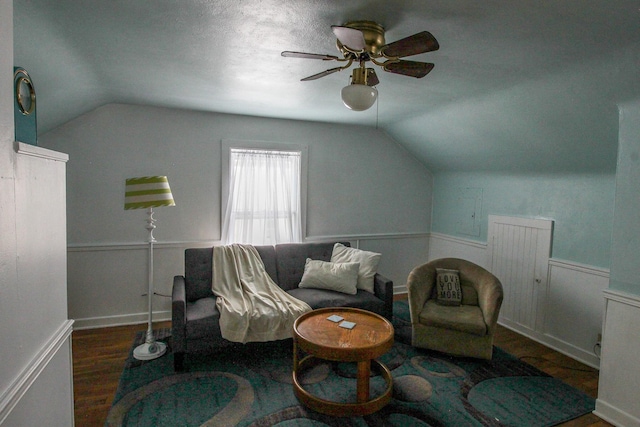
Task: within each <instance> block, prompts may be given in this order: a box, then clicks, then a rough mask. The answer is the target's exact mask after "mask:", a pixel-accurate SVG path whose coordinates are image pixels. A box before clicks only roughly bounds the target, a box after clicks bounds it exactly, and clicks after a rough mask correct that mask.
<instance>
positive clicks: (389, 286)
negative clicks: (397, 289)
mask: <svg viewBox="0 0 640 427" xmlns="http://www.w3.org/2000/svg"><path fill="white" fill-rule="evenodd" d="M373 293H374V295H375V296H377V297H378V298H380V299H381V300H382V301H384V313H385V314H384V317H386V318H387V319H388V320H389V321H391V320H392V319H393V282H392V281H391V280H389V279H387V278H386V277H384V276H383V275H382V274H379V273H376V275H375V276H373Z"/></svg>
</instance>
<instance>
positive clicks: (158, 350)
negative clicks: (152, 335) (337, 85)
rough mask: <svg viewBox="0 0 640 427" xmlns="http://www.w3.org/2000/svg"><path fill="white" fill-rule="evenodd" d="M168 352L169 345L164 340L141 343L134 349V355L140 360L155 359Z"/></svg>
mask: <svg viewBox="0 0 640 427" xmlns="http://www.w3.org/2000/svg"><path fill="white" fill-rule="evenodd" d="M166 352H167V345H166V344H165V343H163V342H158V341H154V342H152V343H147V342H146V343H144V344H140V345H139V346H137V347H136V348H135V349H134V350H133V357H135V358H136V359H138V360H153V359H157V358H158V357H160V356H162V355H163V354H165V353H166Z"/></svg>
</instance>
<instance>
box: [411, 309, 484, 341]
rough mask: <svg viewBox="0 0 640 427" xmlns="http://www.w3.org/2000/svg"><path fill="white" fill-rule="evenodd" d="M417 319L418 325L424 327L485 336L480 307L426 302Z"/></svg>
mask: <svg viewBox="0 0 640 427" xmlns="http://www.w3.org/2000/svg"><path fill="white" fill-rule="evenodd" d="M419 318H420V323H421V324H423V325H426V326H433V327H436V328H443V329H453V330H456V331H460V332H465V333H469V334H474V335H478V336H484V335H486V334H487V325H485V323H484V318H483V317H482V311H481V310H480V307H478V306H474V305H460V306H458V307H451V306H443V305H441V304H438V303H437V302H436V301H434V300H428V301H427V302H426V304H425V305H424V308H423V309H422V311H421V312H420V316H419Z"/></svg>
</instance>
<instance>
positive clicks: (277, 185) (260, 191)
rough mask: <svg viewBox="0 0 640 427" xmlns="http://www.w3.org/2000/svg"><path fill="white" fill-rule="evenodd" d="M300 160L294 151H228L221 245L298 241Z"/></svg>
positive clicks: (300, 231) (299, 230)
mask: <svg viewBox="0 0 640 427" xmlns="http://www.w3.org/2000/svg"><path fill="white" fill-rule="evenodd" d="M300 157H301V154H300V152H295V151H275V150H254V149H235V148H232V149H231V150H230V158H229V199H228V201H227V207H226V211H225V216H224V221H223V228H222V240H223V242H224V244H231V243H246V244H252V245H275V244H277V243H293V242H300V241H301V240H302V225H301V218H300V216H301V208H300V204H301V203H300Z"/></svg>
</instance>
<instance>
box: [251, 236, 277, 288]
mask: <svg viewBox="0 0 640 427" xmlns="http://www.w3.org/2000/svg"><path fill="white" fill-rule="evenodd" d="M255 248H256V251H258V255H260V258H261V259H262V263H263V264H264V269H265V270H266V271H267V274H268V275H269V277H271V280H273V281H274V282H275V283H278V267H277V266H276V248H275V246H271V245H267V246H255Z"/></svg>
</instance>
